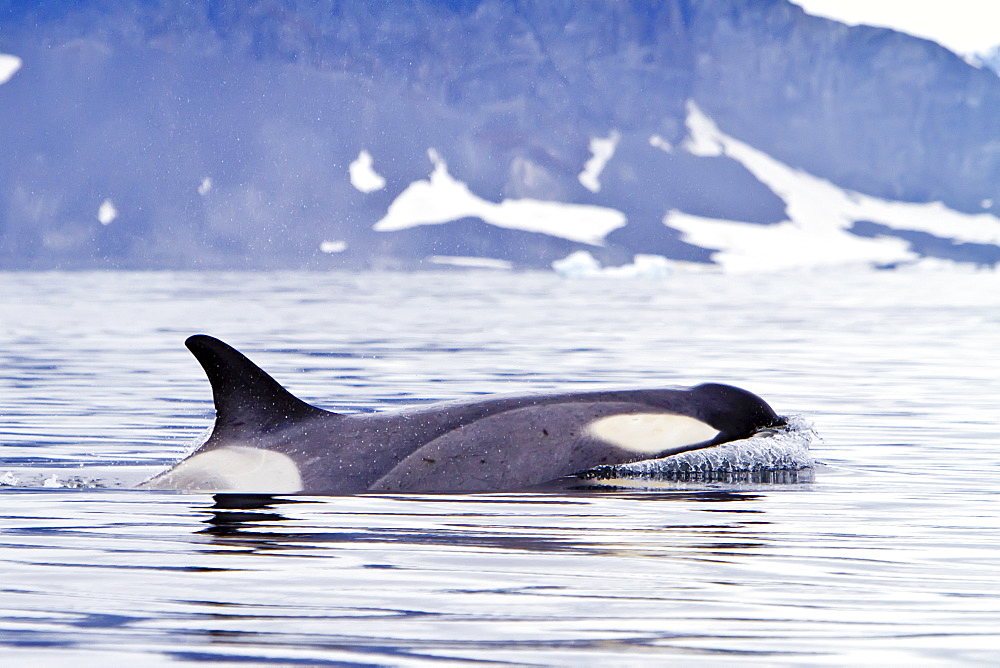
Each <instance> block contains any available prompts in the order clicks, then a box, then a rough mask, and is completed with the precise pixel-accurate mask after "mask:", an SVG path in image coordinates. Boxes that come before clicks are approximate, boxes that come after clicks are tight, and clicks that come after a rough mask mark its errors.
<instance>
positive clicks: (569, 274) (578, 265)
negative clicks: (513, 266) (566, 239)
mask: <svg viewBox="0 0 1000 668" xmlns="http://www.w3.org/2000/svg"><path fill="white" fill-rule="evenodd" d="M552 268H553V269H554V270H555V271H556V273H557V274H559V275H560V276H564V277H566V278H604V277H607V278H666V277H667V276H669V275H670V262H669V260H667V258H665V257H662V256H660V255H636V256H635V257H634V258H633V259H632V264H626V265H622V266H620V267H602V266H601V263H600V262H598V261H597V259H595V258H594V256H593V255H591V254H590V253H588V252H587V251H585V250H580V251H575V252H573V253H570V254H569V255H567V256H566V257H564V258H563V259H561V260H556V261H555V262H553V263H552Z"/></svg>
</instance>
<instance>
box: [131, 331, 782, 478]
mask: <svg viewBox="0 0 1000 668" xmlns="http://www.w3.org/2000/svg"><path fill="white" fill-rule="evenodd" d="M186 345H187V347H188V348H189V349H190V350H191V352H192V353H194V356H195V357H196V358H197V359H198V361H199V362H200V363H201V365H202V367H204V369H205V373H206V374H207V375H208V380H209V382H210V383H211V386H212V394H213V397H214V400H215V410H216V420H215V426H214V428H213V430H212V434H211V436H209V438H208V440H207V441H206V442H205V443H204V444H202V445H201V446H200V447H199V448H198V449H197V450H195V451H194V452H193V453H191V455H189V456H188V457H186V458H185V459H183V460H181V461H180V462H178V463H177V464H176V465H175V466H173V467H172V468H171V469H169V470H167V471H166V472H164V473H161V474H160V475H157V476H155V477H154V478H152V479H150V480H148V481H147V482H145V483H143V484H142V485H141V486H142V487H144V488H148V489H172V490H189V491H199V492H215V493H243V494H294V493H303V494H352V493H359V492H368V491H376V492H389V491H391V492H491V491H516V490H522V489H528V488H532V487H536V486H538V485H542V484H545V483H549V482H552V481H556V480H559V479H561V478H564V477H566V476H574V475H576V474H580V473H583V472H585V471H587V470H589V469H593V468H595V467H601V466H611V465H617V464H627V463H630V462H637V461H641V460H649V459H656V458H660V457H666V456H670V455H674V454H678V453H682V452H687V451H690V450H697V449H701V448H710V447H713V446H716V445H719V444H722V443H728V442H730V441H736V440H740V439H744V438H747V437H750V436H752V435H753V434H754V433H755V432H758V431H760V430H762V429H768V428H772V427H776V426H780V425H783V424H784V423H785V420H784V418H782V417H780V416H778V415H777V414H776V413H775V412H774V411H773V410H772V409H771V407H770V406H769V405H768V404H767V403H765V402H764V400H763V399H761V398H760V397H758V396H756V395H754V394H751V393H750V392H747V391H746V390H742V389H739V388H737V387H732V386H729V385H720V384H714V383H710V384H704V385H698V386H697V387H693V388H690V389H638V390H619V391H598V392H579V393H569V394H547V395H546V394H541V395H524V396H513V397H507V396H497V397H494V398H488V399H483V400H475V401H451V402H444V403H438V404H432V405H427V406H421V407H419V408H414V409H410V410H403V411H393V412H385V413H374V414H361V415H341V414H338V413H332V412H330V411H326V410H322V409H320V408H316V407H315V406H311V405H309V404H307V403H305V402H304V401H302V400H300V399H298V398H296V397H295V396H293V395H292V394H291V393H289V392H288V391H287V390H286V389H285V388H283V387H282V386H281V385H280V384H278V382H277V381H275V380H274V379H273V378H271V377H270V376H269V375H268V374H267V373H266V372H264V371H263V370H262V369H260V368H259V367H258V366H257V365H255V364H254V363H253V362H251V361H250V360H249V359H247V358H246V357H244V356H243V355H242V354H241V353H239V352H238V351H237V350H235V349H234V348H232V347H230V346H228V345H227V344H225V343H223V342H222V341H219V340H218V339H215V338H212V337H210V336H205V335H195V336H192V337H190V338H189V339H188V340H187V341H186Z"/></svg>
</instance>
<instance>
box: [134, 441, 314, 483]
mask: <svg viewBox="0 0 1000 668" xmlns="http://www.w3.org/2000/svg"><path fill="white" fill-rule="evenodd" d="M142 487H145V488H148V489H179V490H184V491H188V492H242V493H246V494H291V493H294V492H301V491H302V489H303V488H304V487H305V486H304V485H303V483H302V476H301V475H300V474H299V467H298V466H296V464H295V462H294V461H292V458H291V457H289V456H288V455H284V454H282V453H280V452H275V451H274V450H264V449H261V448H248V447H246V446H242V445H230V446H226V447H224V448H218V449H216V450H209V451H208V452H202V453H200V454H196V455H194V456H192V457H190V458H188V459H185V460H184V461H182V462H180V463H179V464H178V465H177V466H175V467H174V468H172V469H170V470H169V471H167V472H166V473H163V474H160V475H158V476H156V477H155V478H153V479H152V480H150V481H148V482H146V483H143V485H142Z"/></svg>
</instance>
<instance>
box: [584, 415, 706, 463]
mask: <svg viewBox="0 0 1000 668" xmlns="http://www.w3.org/2000/svg"><path fill="white" fill-rule="evenodd" d="M587 433H588V434H589V435H590V436H592V437H594V438H597V439H600V440H602V441H604V442H606V443H610V444H611V445H614V446H617V447H619V448H622V449H623V450H630V451H632V452H641V453H643V454H650V455H652V454H657V453H661V452H667V451H669V450H672V449H675V448H682V447H685V446H688V445H694V444H695V443H704V442H705V441H710V440H712V439H713V438H715V437H716V436H718V435H719V431H718V430H717V429H715V428H714V427H712V426H710V425H707V424H705V423H704V422H702V421H701V420H696V419H694V418H693V417H689V416H687V415H674V414H673V413H632V414H629V415H610V416H608V417H604V418H601V419H599V420H595V421H594V422H592V423H590V425H588V427H587Z"/></svg>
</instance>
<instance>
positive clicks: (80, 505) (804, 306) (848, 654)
mask: <svg viewBox="0 0 1000 668" xmlns="http://www.w3.org/2000/svg"><path fill="white" fill-rule="evenodd" d="M0 308H2V311H0V502H2V508H0V532H2V533H0V645H2V647H0V653H2V657H3V659H2V662H3V663H4V664H5V665H40V666H41V665H45V666H47V665H71V664H78V665H95V664H104V665H122V664H125V663H126V662H127V663H130V664H133V665H155V664H159V663H168V662H169V663H175V662H177V661H192V662H194V661H196V662H201V663H206V662H207V663H216V664H225V663H230V662H233V663H247V662H250V663H256V664H268V663H275V664H281V665H289V664H293V665H294V664H304V665H324V664H326V665H428V664H435V665H437V664H444V665H448V664H456V665H462V664H482V663H485V664H490V665H500V664H505V663H512V664H544V665H553V664H555V665H569V664H573V665H597V664H600V665H607V664H612V665H645V664H648V665H661V664H663V663H664V662H667V661H677V662H681V661H683V662H685V663H688V664H719V663H730V664H731V663H753V662H756V663H760V664H766V665H774V664H795V665H802V664H828V665H846V664H859V663H864V664H869V665H871V664H902V663H912V664H918V665H954V664H959V663H994V662H997V661H1000V352H998V344H1000V275H998V274H997V273H991V272H984V273H974V272H964V273H963V272H956V271H944V270H941V271H926V272H909V273H903V272H897V273H893V272H869V271H864V270H853V271H840V272H833V271H831V272H812V273H805V272H804V273H795V274H773V275H766V276H724V275H713V274H685V273H676V274H674V275H673V276H670V277H668V278H666V279H663V280H641V279H632V280H566V279H561V278H559V277H558V276H555V275H548V274H490V273H475V272H473V273H427V274H380V273H362V274H319V273H278V274H236V273H7V274H0ZM196 332H204V333H209V334H213V335H215V336H218V337H220V338H222V339H224V340H226V341H228V342H230V343H231V344H233V345H235V346H236V347H237V348H239V349H241V350H243V351H244V352H246V353H247V354H248V355H249V356H250V357H251V358H252V359H254V360H255V361H256V362H258V363H259V364H260V365H261V366H263V367H264V368H265V369H267V370H268V371H269V372H271V373H272V374H273V375H274V376H275V377H276V378H278V379H279V380H280V381H282V382H283V383H284V384H285V385H286V386H287V387H289V388H290V389H291V390H292V391H293V392H295V393H296V394H298V395H299V396H301V397H303V398H304V399H306V400H309V401H311V402H313V403H316V404H318V405H321V406H323V407H325V408H330V409H333V410H341V411H361V410H383V409H389V408H392V407H395V406H398V405H404V404H411V403H416V402H423V401H429V400H435V399H453V398H462V397H470V396H473V395H477V394H481V393H490V392H522V391H523V392H530V391H552V390H557V391H571V390H581V389H594V388H602V387H623V386H647V387H649V386H659V385H692V384H696V383H700V382H703V381H709V380H712V381H721V382H729V383H733V384H736V385H739V386H742V387H745V388H747V389H749V390H751V391H753V392H756V393H758V394H760V395H761V396H763V397H764V398H766V399H767V400H768V401H769V402H770V403H771V404H772V405H773V406H774V407H775V408H776V409H777V410H778V411H779V412H781V413H784V414H790V415H797V416H801V418H802V419H803V420H805V421H807V422H808V423H811V424H812V425H813V426H814V428H815V430H816V432H817V434H818V435H819V437H820V438H819V439H817V440H815V441H814V442H813V443H812V445H811V449H812V456H813V457H814V458H815V460H816V461H817V466H816V468H815V469H814V471H813V475H812V482H785V483H772V484H752V483H735V484H725V483H705V482H700V483H699V482H689V483H684V482H678V483H673V484H670V485H665V486H663V487H662V488H661V489H655V490H647V491H643V490H632V491H627V492H626V491H617V492H610V491H609V492H591V493H582V492H579V493H572V492H567V493H565V494H544V495H542V494H487V495H409V496H407V495H397V496H391V495H358V496H349V497H331V498H320V497H310V498H304V497H302V498H294V497H290V498H285V499H277V500H275V501H274V502H273V503H270V504H267V505H264V506H263V507H248V508H232V507H220V506H218V505H217V504H216V503H215V502H214V501H213V499H212V497H211V496H208V495H199V494H180V493H165V492H153V491H136V490H133V489H130V487H131V486H132V485H134V484H135V483H136V482H138V481H140V480H142V479H143V478H144V477H146V476H148V475H150V474H152V473H154V472H156V471H159V470H161V469H162V468H164V467H165V466H167V465H168V464H169V463H170V462H172V461H174V460H176V459H177V458H179V457H180V456H182V454H184V453H185V452H186V451H187V450H188V449H189V448H190V447H191V445H192V444H193V443H194V442H195V441H197V439H198V438H199V436H200V435H201V434H203V432H204V431H205V429H206V428H207V427H208V426H209V425H210V424H211V415H212V407H211V401H210V391H209V387H208V383H207V381H206V380H205V378H204V376H203V374H202V371H201V369H200V367H199V366H198V364H197V363H196V362H195V360H194V358H193V357H191V356H190V354H189V353H188V352H187V350H186V349H185V348H184V346H183V341H184V338H185V337H187V336H188V335H189V334H192V333H196Z"/></svg>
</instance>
